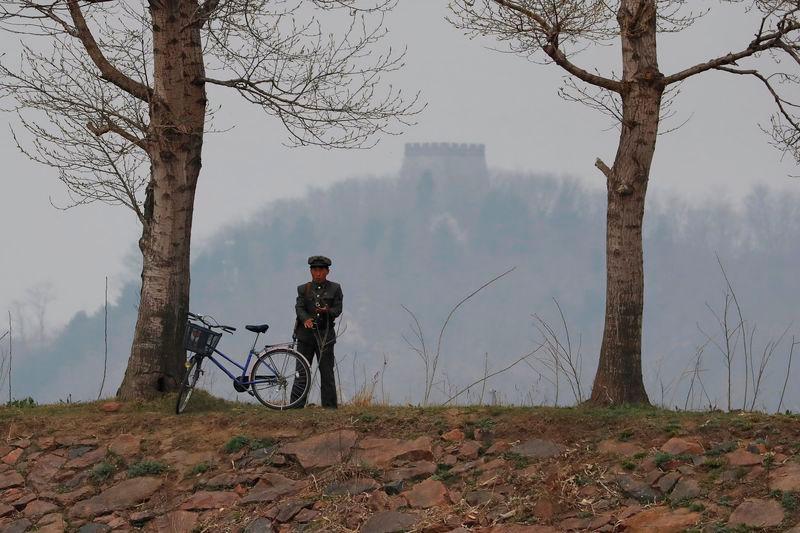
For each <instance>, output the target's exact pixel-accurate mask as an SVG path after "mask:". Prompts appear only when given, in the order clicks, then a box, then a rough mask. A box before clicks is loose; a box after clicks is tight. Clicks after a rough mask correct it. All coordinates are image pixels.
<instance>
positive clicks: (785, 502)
mask: <svg viewBox="0 0 800 533" xmlns="http://www.w3.org/2000/svg"><path fill="white" fill-rule="evenodd" d="M781 505H782V506H783V508H784V509H786V510H787V511H790V512H793V511H796V510H797V509H798V508H800V502H798V501H797V496H796V495H795V493H794V492H788V491H787V492H784V493H783V494H781Z"/></svg>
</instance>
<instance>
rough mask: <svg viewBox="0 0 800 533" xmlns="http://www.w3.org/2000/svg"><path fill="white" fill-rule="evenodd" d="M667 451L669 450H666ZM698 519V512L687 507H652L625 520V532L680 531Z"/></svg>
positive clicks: (660, 532)
mask: <svg viewBox="0 0 800 533" xmlns="http://www.w3.org/2000/svg"><path fill="white" fill-rule="evenodd" d="M668 453H669V452H668ZM699 521H700V513H693V512H691V511H689V509H686V508H681V509H676V510H674V511H673V510H671V509H670V508H669V507H653V508H650V509H648V510H646V511H642V512H641V513H637V514H635V515H633V516H632V517H630V518H628V519H627V520H625V522H624V524H625V532H626V533H680V532H682V531H684V530H685V529H686V528H688V527H691V526H693V525H695V524H697V522H699Z"/></svg>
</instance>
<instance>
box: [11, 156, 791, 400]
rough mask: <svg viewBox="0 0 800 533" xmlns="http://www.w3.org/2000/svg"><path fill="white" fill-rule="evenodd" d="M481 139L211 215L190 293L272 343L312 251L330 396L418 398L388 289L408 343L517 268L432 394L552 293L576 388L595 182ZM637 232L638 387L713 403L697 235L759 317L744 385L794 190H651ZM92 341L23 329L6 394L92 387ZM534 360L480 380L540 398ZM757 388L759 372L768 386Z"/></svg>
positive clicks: (445, 364) (474, 311) (595, 296)
mask: <svg viewBox="0 0 800 533" xmlns="http://www.w3.org/2000/svg"><path fill="white" fill-rule="evenodd" d="M484 153H485V148H484V147H483V146H482V145H453V144H426V145H409V146H408V147H407V149H406V158H405V160H404V162H403V165H402V169H401V171H400V173H399V175H398V176H397V177H394V178H383V179H378V178H363V179H351V180H347V181H343V182H340V183H337V184H335V185H333V186H331V187H327V188H319V189H314V190H311V191H309V193H308V194H307V195H306V196H305V197H304V198H302V199H294V200H278V201H275V202H271V203H269V204H267V205H265V206H264V208H263V209H262V210H261V211H260V212H259V213H257V214H256V215H254V216H253V217H251V219H250V220H249V221H247V222H246V223H242V224H238V225H235V226H231V227H228V228H225V229H222V230H220V232H219V233H218V235H217V236H216V237H215V238H214V239H213V240H212V242H211V243H210V244H208V245H207V246H206V247H205V248H204V249H202V250H201V251H199V252H198V253H196V257H195V259H194V261H193V265H192V304H191V307H192V310H193V311H195V312H199V313H204V314H210V315H213V316H215V317H216V318H218V319H219V320H220V321H221V322H225V323H229V324H233V325H237V326H243V325H244V324H245V323H258V322H261V321H264V322H268V323H270V324H271V326H272V328H271V330H270V332H269V335H268V336H267V338H266V341H267V342H278V341H286V340H288V339H289V337H290V335H291V325H292V321H293V303H294V295H295V287H296V286H297V285H298V284H300V283H302V282H304V281H306V278H307V277H308V273H307V265H306V258H307V257H308V256H309V255H313V254H325V255H328V256H329V257H331V258H332V259H333V262H334V264H333V268H332V271H331V279H334V280H335V281H338V282H340V283H342V285H343V288H344V295H345V313H344V315H343V318H342V327H343V328H344V329H345V332H344V335H343V336H342V338H341V341H340V342H339V344H338V345H337V359H338V363H339V369H338V372H339V376H340V383H341V386H342V388H343V394H344V396H345V397H350V396H352V395H353V394H354V393H355V392H356V391H357V390H358V389H359V388H361V387H363V386H364V385H365V384H369V383H372V382H373V380H374V381H375V383H376V385H375V394H376V395H379V396H381V397H384V396H385V397H386V398H387V399H388V400H389V401H391V402H395V403H405V402H411V403H418V402H419V401H421V398H422V396H423V391H424V382H425V377H424V376H425V367H424V365H423V363H422V361H421V360H420V358H419V356H418V355H417V354H416V353H415V352H414V351H413V350H412V349H411V348H410V347H409V346H408V344H407V342H406V340H404V337H405V339H407V340H409V341H412V342H414V339H415V336H414V334H413V330H412V327H411V324H412V322H413V320H412V317H411V316H409V314H408V313H407V312H406V311H405V310H404V309H403V306H405V307H407V308H408V309H410V310H411V311H413V312H414V314H415V315H416V317H417V318H418V319H419V321H420V323H421V325H422V328H423V331H424V333H425V337H424V340H425V343H426V348H427V349H428V350H434V351H435V347H436V343H437V338H438V334H439V328H440V327H441V324H442V322H443V320H444V319H445V318H446V317H447V314H448V313H449V311H450V310H451V308H452V307H453V306H454V305H455V304H456V303H457V302H458V301H459V300H460V299H462V298H463V297H464V296H466V295H468V294H469V293H470V292H471V291H473V290H474V289H476V288H478V287H480V286H481V285H482V284H483V283H484V282H486V281H487V280H489V279H491V278H492V277H494V276H496V275H498V274H500V273H502V272H504V271H506V270H508V269H509V268H512V267H516V270H514V272H512V273H511V274H509V275H508V276H506V277H504V278H502V279H500V280H498V281H497V282H496V283H495V284H493V285H491V286H490V287H488V288H486V289H485V290H484V291H482V292H480V293H479V294H477V295H476V296H475V297H474V298H472V299H471V300H470V301H469V302H467V303H466V304H465V305H464V306H463V307H462V308H460V309H459V311H458V313H457V314H456V315H455V316H454V317H453V319H452V320H451V322H450V324H449V326H448V329H447V331H446V333H445V335H444V338H443V342H442V350H441V359H440V361H439V365H438V370H437V379H436V380H435V383H434V387H433V399H434V400H435V401H443V400H445V399H447V398H449V397H450V396H452V395H453V394H454V393H455V392H457V391H460V390H461V389H462V388H463V387H465V386H466V385H468V384H470V383H472V382H474V381H475V380H476V379H479V378H480V377H481V376H483V375H484V372H485V371H486V372H487V373H492V372H493V371H494V370H498V369H500V368H503V367H505V366H507V365H508V364H510V363H511V362H513V361H515V360H516V359H517V358H519V357H520V356H521V355H523V354H526V353H528V352H530V351H532V350H533V349H534V347H535V346H536V345H537V344H538V342H539V341H540V334H539V332H538V331H537V329H536V328H535V327H534V317H533V315H534V314H537V315H539V316H540V317H542V318H543V319H544V320H546V321H547V322H549V323H550V324H551V325H552V326H553V327H554V328H555V329H556V330H559V331H560V328H561V322H560V320H561V319H560V316H559V314H558V310H557V308H556V306H555V304H554V302H553V299H554V298H555V299H556V300H557V301H558V303H559V305H560V306H561V309H562V310H563V312H564V315H565V318H566V321H567V323H568V325H569V328H570V334H571V339H570V340H571V343H572V348H573V351H575V352H577V349H578V346H580V354H581V355H582V365H583V366H582V368H583V372H582V390H583V391H584V392H586V391H588V390H589V388H590V387H591V379H592V377H593V373H594V367H595V365H596V361H597V353H598V349H599V344H600V342H599V341H600V336H601V334H602V320H603V311H604V283H605V274H604V268H605V237H604V235H605V193H604V191H599V190H589V189H586V188H584V187H582V186H580V185H578V184H577V183H576V182H574V181H570V180H563V179H556V178H554V177H551V176H543V175H537V174H520V173H508V172H502V171H490V170H488V169H487V167H486V163H485V159H484ZM645 234H646V236H645V274H646V283H647V285H646V293H645V306H646V309H645V332H644V363H645V368H646V374H647V375H646V384H647V386H648V391H649V393H650V396H651V399H652V400H653V401H656V402H660V403H665V404H667V405H670V406H675V405H678V406H680V407H683V406H684V405H686V406H691V405H694V406H695V407H697V406H700V405H706V406H707V404H708V403H709V401H710V403H711V404H712V405H717V406H720V407H724V406H725V405H724V402H725V400H724V398H725V389H726V379H727V378H726V376H727V372H726V371H725V370H724V368H725V366H724V365H723V358H722V357H721V355H720V353H719V352H718V351H717V348H716V347H715V346H714V344H713V343H712V342H708V339H707V338H706V336H705V335H704V334H703V333H702V332H701V331H700V329H698V325H699V326H700V327H701V328H702V329H703V330H704V331H705V332H706V333H708V334H710V335H712V336H715V337H714V338H715V340H716V341H717V342H719V341H720V340H721V339H720V337H719V333H720V327H719V325H718V324H717V322H716V319H715V318H714V315H713V314H712V313H711V311H710V310H709V308H708V307H706V304H709V305H710V306H711V307H712V308H713V309H714V310H715V311H716V312H718V313H721V312H722V307H723V305H724V303H725V282H724V279H723V278H722V275H721V273H720V269H719V266H718V265H717V260H716V258H715V253H716V254H719V257H720V258H721V259H722V261H723V263H724V265H725V266H726V269H727V272H728V275H729V278H730V280H731V282H732V283H733V285H734V288H735V289H736V295H737V297H738V299H739V302H740V303H741V304H742V308H743V310H744V312H745V318H746V319H747V320H748V322H747V325H748V328H752V327H753V326H754V325H756V323H757V324H758V326H757V328H756V335H755V342H754V344H753V352H754V354H755V356H756V360H755V361H753V362H752V365H753V367H754V368H753V371H752V374H748V375H751V378H750V382H749V383H748V394H749V397H750V398H752V391H753V385H754V382H755V378H756V377H757V375H756V374H757V372H758V366H759V360H760V358H761V355H762V353H763V349H764V345H765V343H766V341H767V340H768V339H770V338H777V337H778V336H779V335H780V333H781V332H783V331H784V330H785V329H786V328H787V326H789V325H790V324H791V323H792V322H793V321H794V322H797V320H798V318H800V316H799V315H800V313H799V312H798V308H797V300H798V295H799V294H800V291H798V289H800V282H798V277H797V274H796V268H797V265H798V264H800V195H786V194H778V193H776V192H773V191H771V190H769V189H766V188H764V189H757V190H754V191H753V192H752V193H751V194H750V195H749V196H748V197H747V199H746V201H745V202H744V204H743V206H742V207H741V208H736V209H734V208H732V207H730V206H728V205H726V204H724V203H712V204H705V205H699V206H689V205H686V204H685V202H684V201H683V200H682V199H678V198H673V199H663V198H657V199H654V201H651V203H650V205H649V212H648V214H647V215H646V221H645ZM137 299H138V286H136V285H134V284H131V285H130V286H128V287H126V289H125V290H124V291H123V294H122V296H121V297H120V298H119V300H118V301H117V302H116V304H115V305H114V306H113V307H112V308H111V309H110V315H109V323H110V347H111V348H110V354H111V360H110V368H109V377H108V380H107V384H108V386H107V388H106V391H107V393H113V392H114V391H115V390H116V386H117V385H118V383H119V381H120V380H121V376H122V372H123V371H124V367H125V363H126V358H127V353H128V350H129V347H130V339H131V335H132V330H133V325H134V322H135V315H136V304H137ZM731 320H733V316H732V315H731ZM747 331H748V332H749V329H748V330H747ZM792 332H794V333H795V334H796V335H797V332H798V328H797V327H794V329H791V328H790V329H789V332H788V333H787V336H786V337H785V338H784V339H783V343H782V344H781V345H780V346H779V347H778V349H777V350H776V351H775V352H774V353H773V354H772V356H773V357H772V361H771V363H770V365H769V366H768V367H767V369H766V371H765V373H764V376H763V378H762V385H761V391H760V393H761V397H760V401H763V402H764V403H763V404H761V403H760V401H758V402H757V403H758V404H759V405H760V406H761V407H762V408H765V409H773V408H774V407H775V406H776V404H777V395H776V393H775V392H774V389H775V388H777V389H778V390H780V388H781V387H782V385H783V376H784V374H785V365H786V357H787V354H788V345H789V341H790V337H791V335H792ZM797 336H798V339H800V335H797ZM251 342H252V338H251V337H250V336H249V334H247V332H239V333H237V335H236V336H235V337H228V336H226V337H225V338H224V339H223V342H222V344H221V347H222V348H223V351H226V353H229V354H236V353H244V351H246V350H247V349H248V348H249V346H250V343H251ZM700 346H705V348H704V351H703V355H702V360H701V363H700V365H699V366H698V369H699V370H700V372H699V376H700V380H702V384H701V383H700V382H699V380H697V379H695V381H694V382H692V380H691V374H690V373H685V372H684V371H685V370H686V369H690V368H693V362H692V359H693V357H694V354H695V353H696V352H697V349H698V347H700ZM229 349H230V350H229ZM798 351H800V347H799V348H798ZM102 353H103V316H102V313H99V314H95V315H92V316H87V315H86V314H83V313H79V314H78V315H76V316H75V317H74V318H73V319H72V321H71V322H70V323H69V324H68V325H67V327H66V328H65V329H64V331H63V333H61V334H60V335H59V336H58V337H57V338H55V339H54V340H53V341H52V342H51V343H50V344H48V346H46V347H39V348H34V347H29V348H28V350H27V353H25V354H24V355H20V357H19V358H18V363H17V366H16V370H15V377H14V379H15V394H16V395H17V396H27V395H32V396H34V397H35V398H36V399H37V400H40V401H53V400H56V399H59V398H66V397H67V395H68V394H71V395H72V398H73V399H86V398H91V397H93V396H96V394H97V388H98V387H99V383H100V374H101V372H102ZM540 359H541V360H540ZM384 361H386V364H385V368H384ZM548 361H551V359H550V357H549V355H548V354H547V353H546V351H545V350H541V351H540V352H538V353H537V354H536V355H535V356H532V357H531V358H530V359H529V360H527V361H526V362H521V363H520V364H518V365H517V366H516V367H514V369H513V370H512V371H509V372H506V373H504V374H501V375H498V376H496V377H494V378H492V379H491V380H490V381H489V382H488V383H487V386H486V387H485V389H484V390H483V394H484V397H485V398H489V397H491V398H492V399H493V401H496V402H504V403H521V404H528V403H548V404H552V403H554V402H555V401H556V387H555V382H556V376H555V375H554V373H553V371H552V364H551V366H550V367H548ZM749 368H750V366H749V365H748V369H749ZM743 369H744V364H743V360H742V353H741V348H739V352H738V353H737V354H736V356H735V359H734V364H733V376H734V380H735V385H736V386H735V387H734V397H735V399H736V401H735V402H734V403H735V404H736V405H738V403H741V402H742V401H743V394H744V379H745V378H744V373H743V372H744V370H743ZM381 372H382V379H381V374H380V373H381ZM748 372H750V370H748ZM221 377H222V376H221V374H217V375H216V376H213V373H210V375H209V376H208V379H209V380H211V381H212V382H211V383H209V386H210V387H211V388H212V389H213V390H214V392H215V393H217V394H220V395H224V396H226V397H228V396H231V395H232V394H233V391H232V389H230V387H229V384H227V383H225V382H224V381H223V380H222V379H221ZM557 381H558V385H559V386H558V402H559V403H561V404H563V403H570V402H573V401H574V398H573V395H572V392H571V389H570V387H569V386H568V382H567V380H566V378H565V376H564V375H563V373H559V378H558V380H557ZM701 385H702V386H701ZM690 387H691V391H690ZM767 387H770V388H771V389H773V390H771V391H770V392H769V394H767V393H766V391H767ZM480 393H481V390H480V388H476V389H475V390H474V391H471V392H469V393H465V394H464V395H462V396H461V397H459V399H460V400H463V401H465V402H467V401H475V400H476V399H477V397H478V395H479V394H480ZM687 393H689V397H688V398H689V400H688V401H687ZM737 402H738V403H737ZM783 407H788V408H792V409H795V410H797V409H800V387H798V388H796V389H795V388H792V386H791V385H790V387H789V390H788V391H787V394H786V399H785V400H784V403H783Z"/></svg>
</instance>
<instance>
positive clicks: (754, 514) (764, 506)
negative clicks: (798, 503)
mask: <svg viewBox="0 0 800 533" xmlns="http://www.w3.org/2000/svg"><path fill="white" fill-rule="evenodd" d="M783 517H784V515H783V508H782V507H781V504H780V503H778V502H776V501H775V500H760V499H757V498H748V499H747V500H745V501H744V502H742V503H741V504H740V505H739V507H737V508H736V509H734V511H733V513H731V516H730V518H728V524H729V525H731V526H738V525H740V524H743V525H745V526H750V527H774V526H777V525H779V524H780V523H781V522H783Z"/></svg>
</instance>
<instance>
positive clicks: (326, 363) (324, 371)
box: [292, 341, 337, 408]
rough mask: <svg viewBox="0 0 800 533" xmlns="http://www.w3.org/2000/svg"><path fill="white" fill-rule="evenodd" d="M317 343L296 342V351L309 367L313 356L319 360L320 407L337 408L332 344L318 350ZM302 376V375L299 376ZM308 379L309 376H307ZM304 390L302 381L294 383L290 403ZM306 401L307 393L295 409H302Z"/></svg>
mask: <svg viewBox="0 0 800 533" xmlns="http://www.w3.org/2000/svg"><path fill="white" fill-rule="evenodd" d="M318 346H319V345H318V343H317V342H304V341H298V342H297V351H298V352H300V353H301V354H303V356H304V357H305V358H306V361H308V364H309V366H310V365H311V364H312V363H313V362H314V356H315V355H316V356H317V357H318V358H319V359H318V361H319V379H320V389H321V390H320V395H321V396H322V407H333V408H336V407H337V400H336V378H335V376H334V373H333V364H334V360H335V359H334V355H333V346H334V344H333V343H332V342H328V343H325V346H324V347H323V349H322V350H321V352H322V353H320V350H319V349H318ZM297 370H298V373H299V374H300V373H301V369H300V368H298V369H297ZM301 375H302V374H301ZM309 377H310V376H309ZM304 388H305V382H303V381H299V380H298V381H295V384H294V386H293V387H292V402H294V401H295V400H296V399H297V398H298V397H299V396H300V393H301V392H302V390H303V389H304ZM307 399H308V393H306V397H305V398H303V400H302V401H301V402H300V403H299V404H297V406H296V407H297V408H301V407H304V406H305V405H306V400H307Z"/></svg>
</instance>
